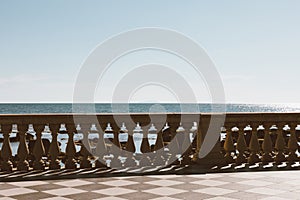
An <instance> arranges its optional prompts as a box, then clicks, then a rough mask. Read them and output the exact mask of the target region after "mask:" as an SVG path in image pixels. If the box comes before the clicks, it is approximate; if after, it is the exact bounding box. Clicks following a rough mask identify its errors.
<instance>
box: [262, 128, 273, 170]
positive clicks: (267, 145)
mask: <svg viewBox="0 0 300 200" xmlns="http://www.w3.org/2000/svg"><path fill="white" fill-rule="evenodd" d="M270 127H271V124H264V141H263V143H262V150H263V155H262V159H261V160H262V164H263V165H267V164H269V163H271V162H273V161H274V159H273V155H272V151H273V144H272V138H271V135H270V132H269V131H270Z"/></svg>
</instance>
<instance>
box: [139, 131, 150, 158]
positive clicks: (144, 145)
mask: <svg viewBox="0 0 300 200" xmlns="http://www.w3.org/2000/svg"><path fill="white" fill-rule="evenodd" d="M143 134H144V136H143V140H142V147H141V151H142V153H149V152H151V149H150V144H149V141H148V136H147V135H148V132H147V131H144V133H143Z"/></svg>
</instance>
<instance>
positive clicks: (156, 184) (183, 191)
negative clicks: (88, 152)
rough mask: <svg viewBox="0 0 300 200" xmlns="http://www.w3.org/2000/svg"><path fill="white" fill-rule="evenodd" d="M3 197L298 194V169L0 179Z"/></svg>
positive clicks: (132, 199) (167, 199)
mask: <svg viewBox="0 0 300 200" xmlns="http://www.w3.org/2000/svg"><path fill="white" fill-rule="evenodd" d="M4 199H5V200H14V199H30V200H33V199H44V200H69V199H101V200H128V199H129V200H144V199H145V200H146V199H147V200H148V199H151V200H178V199H193V200H198V199H211V200H218V199H220V200H221V199H222V200H230V199H251V200H252V199H263V200H268V199H272V200H281V199H300V171H297V170H292V171H265V172H239V173H211V174H199V175H149V176H126V177H106V178H79V179H63V180H41V181H20V182H0V200H4Z"/></svg>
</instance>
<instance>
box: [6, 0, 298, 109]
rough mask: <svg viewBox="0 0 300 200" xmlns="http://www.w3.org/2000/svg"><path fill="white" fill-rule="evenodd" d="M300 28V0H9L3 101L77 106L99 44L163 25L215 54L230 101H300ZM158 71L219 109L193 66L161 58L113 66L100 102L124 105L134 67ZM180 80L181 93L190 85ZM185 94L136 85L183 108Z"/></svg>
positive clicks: (150, 54)
mask: <svg viewBox="0 0 300 200" xmlns="http://www.w3.org/2000/svg"><path fill="white" fill-rule="evenodd" d="M299 21H300V1H298V0H254V1H234V0H232V1H227V0H218V1H217V0H212V1H201V0H194V1H192V0H191V1H179V0H178V1H176V0H165V1H161V0H152V1H146V0H136V1H134V0H132V1H121V0H120V1H117V0H112V1H104V0H103V1H101V0H99V1H96V0H90V1H78V0H72V1H71V0H63V1H61V0H51V1H38V0H36V1H32V0H28V1H21V0H20V1H9V0H7V1H6V0H1V1H0V68H1V71H0V102H2V103H4V102H7V103H10V102H73V100H74V99H73V92H74V87H75V83H76V80H77V77H78V75H79V72H80V70H81V67H82V65H83V63H84V62H85V60H86V59H87V58H88V56H89V55H90V53H91V52H92V51H93V50H94V49H95V48H96V47H97V46H98V45H99V44H101V43H102V42H103V41H105V40H107V39H108V38H111V37H112V36H114V35H117V34H119V33H122V32H126V31H129V30H132V29H137V28H143V27H157V28H162V29H169V30H174V31H176V32H179V33H181V34H183V35H185V36H187V37H189V38H191V39H192V40H194V41H195V42H197V43H198V44H199V45H200V46H201V47H202V48H203V49H205V51H206V53H207V55H208V56H209V57H210V59H211V60H212V61H213V62H214V64H215V68H216V69H217V71H218V73H219V76H220V77H221V80H222V84H223V87H224V93H225V102H226V103H263V104H269V103H286V104H287V103H300V90H299V85H300V84H299V80H300V79H299V75H300V26H299ZM174 42H176V41H174ZM120 46H122V44H120ZM116 48H118V47H116ZM104 56H105V55H104ZM151 63H159V64H163V65H167V66H169V67H170V68H171V69H172V70H174V71H176V72H178V73H180V74H182V77H183V79H184V81H186V82H188V83H189V84H190V85H191V87H192V88H193V91H195V96H196V98H195V99H196V101H198V102H210V101H211V94H210V91H209V89H208V88H207V87H206V86H205V84H206V83H205V79H202V80H199V77H198V78H197V77H195V74H194V73H193V71H192V70H190V66H189V64H187V63H185V62H184V61H182V60H180V59H179V58H178V57H176V56H174V55H170V54H168V53H164V52H160V51H151V50H146V51H142V52H135V53H132V54H130V55H127V56H123V57H122V58H121V59H119V60H118V61H117V62H115V63H113V64H112V65H111V68H110V69H109V70H110V71H108V73H107V74H106V76H105V77H103V79H101V80H100V81H99V86H98V87H97V89H96V90H95V98H94V100H95V101H97V102H112V101H117V100H116V99H118V98H115V97H114V95H116V94H114V91H115V89H116V88H115V87H117V85H118V84H119V83H120V81H121V80H122V78H123V77H124V76H125V75H127V74H128V73H129V72H126V69H127V70H129V71H130V70H132V69H135V68H137V66H141V65H145V64H151ZM158 74H159V72H158ZM137 75H138V76H141V77H142V76H147V75H146V74H137ZM166 77H167V75H166ZM171 81H172V82H174V85H175V88H176V87H177V88H180V85H181V82H179V81H177V82H176V81H174V80H171ZM129 82H130V80H128V81H127V83H129ZM122 85H123V86H126V82H125V83H122ZM178 90H180V89H178ZM177 96H178V94H176V91H175V92H174V91H171V90H168V88H164V87H162V86H161V85H159V84H158V85H157V84H148V85H145V86H140V85H136V88H135V90H134V91H131V93H130V95H129V99H128V101H130V102H147V101H148V102H153V101H155V102H176V101H178V98H177Z"/></svg>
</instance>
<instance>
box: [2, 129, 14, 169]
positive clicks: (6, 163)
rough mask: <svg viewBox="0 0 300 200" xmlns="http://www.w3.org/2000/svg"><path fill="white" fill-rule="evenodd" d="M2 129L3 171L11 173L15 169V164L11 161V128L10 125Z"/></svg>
mask: <svg viewBox="0 0 300 200" xmlns="http://www.w3.org/2000/svg"><path fill="white" fill-rule="evenodd" d="M1 129H2V134H3V145H2V149H1V158H2V163H1V171H5V172H11V171H12V169H13V163H12V161H11V159H12V151H11V146H10V142H9V135H10V131H11V126H10V125H2V126H1Z"/></svg>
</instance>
